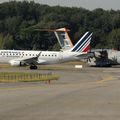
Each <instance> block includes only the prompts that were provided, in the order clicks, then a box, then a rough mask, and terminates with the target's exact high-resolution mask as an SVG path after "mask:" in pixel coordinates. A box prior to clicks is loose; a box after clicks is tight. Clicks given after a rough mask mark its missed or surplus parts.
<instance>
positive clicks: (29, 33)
mask: <svg viewBox="0 0 120 120" xmlns="http://www.w3.org/2000/svg"><path fill="white" fill-rule="evenodd" d="M61 27H66V28H68V29H70V30H71V31H70V33H69V35H70V37H71V39H72V42H73V43H74V44H75V43H76V42H77V41H78V40H79V38H80V37H81V36H82V35H83V34H84V33H85V32H86V31H91V32H93V38H92V43H91V47H92V48H114V49H117V50H120V10H117V11H115V10H103V9H101V8H98V9H95V10H92V11H90V10H87V9H84V8H77V7H71V8H69V7H60V6H55V7H50V6H48V5H41V4H38V3H35V2H33V1H31V2H27V1H23V2H17V1H11V2H5V3H1V4H0V49H28V50H59V48H60V46H59V44H58V41H57V40H56V37H55V35H54V33H52V32H44V31H39V29H43V28H44V29H45V28H47V29H56V28H61Z"/></svg>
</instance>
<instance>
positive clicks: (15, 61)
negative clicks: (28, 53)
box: [9, 52, 46, 66]
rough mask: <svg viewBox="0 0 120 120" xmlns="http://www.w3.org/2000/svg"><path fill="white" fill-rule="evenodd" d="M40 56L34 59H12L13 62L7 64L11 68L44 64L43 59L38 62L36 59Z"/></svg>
mask: <svg viewBox="0 0 120 120" xmlns="http://www.w3.org/2000/svg"><path fill="white" fill-rule="evenodd" d="M40 54H41V52H40V53H39V54H38V55H37V56H36V57H27V58H18V59H13V60H10V61H9V63H10V64H11V65H12V66H16V65H21V64H24V65H31V64H33V65H37V64H44V63H45V62H46V60H43V59H39V60H38V57H39V56H40Z"/></svg>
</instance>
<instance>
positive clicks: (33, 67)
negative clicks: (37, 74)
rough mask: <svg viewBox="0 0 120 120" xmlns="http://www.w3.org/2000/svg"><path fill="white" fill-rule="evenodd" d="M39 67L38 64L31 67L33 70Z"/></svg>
mask: <svg viewBox="0 0 120 120" xmlns="http://www.w3.org/2000/svg"><path fill="white" fill-rule="evenodd" d="M37 68H38V67H37V66H36V65H32V66H30V69H31V70H37Z"/></svg>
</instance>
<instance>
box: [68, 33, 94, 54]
mask: <svg viewBox="0 0 120 120" xmlns="http://www.w3.org/2000/svg"><path fill="white" fill-rule="evenodd" d="M91 38H92V33H91V32H89V31H88V32H86V33H85V34H84V35H83V36H82V37H81V38H80V40H79V41H78V42H77V43H76V44H75V45H74V47H73V48H72V49H70V51H71V52H88V51H89V49H90V42H91Z"/></svg>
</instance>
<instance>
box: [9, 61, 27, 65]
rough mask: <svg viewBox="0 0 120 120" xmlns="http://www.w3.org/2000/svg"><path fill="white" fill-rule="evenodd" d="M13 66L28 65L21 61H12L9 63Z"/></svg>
mask: <svg viewBox="0 0 120 120" xmlns="http://www.w3.org/2000/svg"><path fill="white" fill-rule="evenodd" d="M9 63H10V65H11V66H25V65H26V64H25V63H24V62H22V61H19V60H11V61H9Z"/></svg>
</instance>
